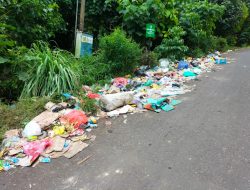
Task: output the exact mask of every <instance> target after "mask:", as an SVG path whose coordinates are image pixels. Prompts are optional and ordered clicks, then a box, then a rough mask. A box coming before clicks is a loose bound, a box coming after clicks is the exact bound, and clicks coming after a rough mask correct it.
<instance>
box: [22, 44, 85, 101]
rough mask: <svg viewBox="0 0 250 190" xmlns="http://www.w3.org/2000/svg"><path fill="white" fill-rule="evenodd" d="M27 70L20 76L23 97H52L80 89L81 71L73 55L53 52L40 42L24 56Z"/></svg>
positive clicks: (64, 52) (23, 61) (57, 51)
mask: <svg viewBox="0 0 250 190" xmlns="http://www.w3.org/2000/svg"><path fill="white" fill-rule="evenodd" d="M22 63H23V64H25V65H26V67H27V68H26V69H25V70H24V72H23V73H22V74H20V75H19V77H20V79H22V80H23V81H24V88H23V90H22V94H21V97H22V98H23V97H32V96H51V95H53V94H54V93H63V92H69V91H72V90H75V89H76V88H77V87H79V84H78V79H79V75H80V71H79V70H78V69H77V60H76V59H75V58H74V56H73V55H72V54H70V53H69V52H66V51H62V50H51V49H50V48H49V47H48V44H46V43H44V42H38V43H37V44H33V46H32V48H31V49H30V50H29V51H28V53H27V54H26V55H25V56H24V58H23V60H22Z"/></svg>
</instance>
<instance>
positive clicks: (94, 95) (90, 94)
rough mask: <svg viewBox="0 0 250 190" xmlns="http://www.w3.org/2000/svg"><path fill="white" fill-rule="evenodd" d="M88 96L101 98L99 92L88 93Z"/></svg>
mask: <svg viewBox="0 0 250 190" xmlns="http://www.w3.org/2000/svg"><path fill="white" fill-rule="evenodd" d="M87 96H88V98H90V99H97V98H100V95H99V94H94V93H88V95H87Z"/></svg>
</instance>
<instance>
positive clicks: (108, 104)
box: [100, 92, 134, 111]
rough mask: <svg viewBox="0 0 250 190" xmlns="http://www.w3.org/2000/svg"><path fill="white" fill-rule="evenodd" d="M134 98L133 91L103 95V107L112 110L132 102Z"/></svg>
mask: <svg viewBox="0 0 250 190" xmlns="http://www.w3.org/2000/svg"><path fill="white" fill-rule="evenodd" d="M133 99H134V95H133V92H121V93H116V94H107V95H103V96H102V97H101V99H100V103H101V107H102V108H104V109H105V110H107V111H112V110H115V109H116V108H119V107H122V106H124V105H128V104H130V103H132V101H133Z"/></svg>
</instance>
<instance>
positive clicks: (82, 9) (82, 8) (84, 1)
mask: <svg viewBox="0 0 250 190" xmlns="http://www.w3.org/2000/svg"><path fill="white" fill-rule="evenodd" d="M85 3H86V0H81V9H80V24H79V30H80V31H81V32H83V30H84V16H85Z"/></svg>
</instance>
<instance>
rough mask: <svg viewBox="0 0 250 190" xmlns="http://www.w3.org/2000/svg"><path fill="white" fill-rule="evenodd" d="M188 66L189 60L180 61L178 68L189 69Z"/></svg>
mask: <svg viewBox="0 0 250 190" xmlns="http://www.w3.org/2000/svg"><path fill="white" fill-rule="evenodd" d="M187 68H188V62H186V61H180V62H179V63H178V70H181V69H187Z"/></svg>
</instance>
